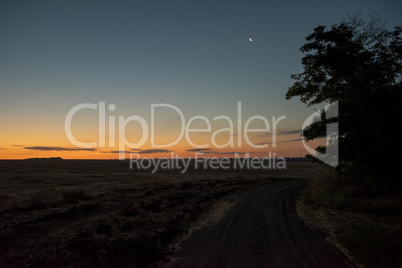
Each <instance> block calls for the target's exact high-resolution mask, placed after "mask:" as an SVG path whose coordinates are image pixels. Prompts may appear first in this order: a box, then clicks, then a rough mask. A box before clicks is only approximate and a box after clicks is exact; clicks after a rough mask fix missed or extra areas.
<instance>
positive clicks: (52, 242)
mask: <svg viewBox="0 0 402 268" xmlns="http://www.w3.org/2000/svg"><path fill="white" fill-rule="evenodd" d="M312 167H314V168H312ZM315 168H317V169H320V167H319V166H311V165H310V164H307V163H294V164H292V163H291V164H289V169H288V170H286V171H277V170H273V171H269V170H268V171H258V170H257V171H250V170H245V171H239V170H228V171H222V170H221V171H219V170H217V171H211V170H198V171H197V170H190V171H189V172H188V173H186V174H184V175H183V174H180V173H179V172H164V173H157V174H150V173H144V172H139V171H135V170H129V169H128V163H124V162H120V161H106V162H103V161H56V162H48V161H0V171H1V173H0V174H1V177H0V189H2V194H0V201H1V203H0V204H1V205H0V266H2V267H21V266H47V267H60V266H91V267H94V266H96V267H98V266H123V267H126V266H130V265H131V266H136V265H137V266H147V265H150V264H151V263H155V262H157V261H162V262H163V261H164V260H166V257H167V256H169V254H171V253H172V252H173V251H174V250H175V242H177V241H178V239H180V238H183V237H185V236H186V235H188V233H189V232H190V231H191V230H192V229H194V228H198V227H200V226H202V225H203V224H208V223H210V222H212V221H213V220H217V219H219V217H221V216H222V215H223V214H224V213H225V211H226V210H227V209H229V208H230V206H231V202H232V201H233V198H234V194H235V193H236V192H237V191H242V190H245V189H247V188H249V187H253V186H255V185H256V184H261V183H269V182H271V181H273V179H271V178H272V177H275V178H280V177H283V178H288V177H299V178H300V177H310V176H311V175H312V174H313V173H314V172H316V169H315Z"/></svg>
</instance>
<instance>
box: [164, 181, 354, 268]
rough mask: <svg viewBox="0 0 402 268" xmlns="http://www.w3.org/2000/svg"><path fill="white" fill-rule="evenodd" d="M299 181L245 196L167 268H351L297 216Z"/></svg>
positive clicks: (198, 234)
mask: <svg viewBox="0 0 402 268" xmlns="http://www.w3.org/2000/svg"><path fill="white" fill-rule="evenodd" d="M304 183H305V182H304V181H301V180H291V181H280V182H276V183H272V184H267V185H264V186H259V187H255V188H253V189H251V190H249V191H246V192H244V193H243V194H242V195H241V196H240V197H239V198H238V200H237V201H236V204H235V206H234V207H233V208H232V209H231V210H230V211H228V212H227V215H226V216H225V217H224V218H223V219H222V220H220V221H219V222H218V223H216V224H213V225H210V226H205V227H204V228H202V229H201V230H197V231H195V232H194V233H193V234H192V235H191V236H190V237H189V238H188V239H187V240H185V241H184V242H183V243H182V244H181V249H180V250H178V251H177V253H176V256H175V261H174V262H173V263H172V264H171V267H354V266H353V265H352V264H350V263H349V261H348V260H347V258H346V257H345V256H344V255H343V254H342V253H340V252H339V251H337V250H336V249H335V248H333V247H332V246H330V245H328V243H326V242H325V241H324V240H323V239H322V238H321V236H320V235H318V234H317V233H316V232H314V231H312V230H311V229H310V228H308V227H307V226H306V225H305V224H304V223H303V221H301V219H300V218H299V217H298V215H297V213H296V196H297V193H298V192H299V191H298V190H299V189H300V187H301V186H302V185H303V184H304Z"/></svg>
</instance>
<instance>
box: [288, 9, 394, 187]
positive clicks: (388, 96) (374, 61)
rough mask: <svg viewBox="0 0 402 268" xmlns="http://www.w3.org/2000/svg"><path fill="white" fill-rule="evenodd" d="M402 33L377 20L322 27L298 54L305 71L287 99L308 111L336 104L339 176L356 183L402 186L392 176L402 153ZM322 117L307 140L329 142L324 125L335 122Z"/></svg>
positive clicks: (308, 131) (353, 20)
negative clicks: (401, 140) (401, 130)
mask: <svg viewBox="0 0 402 268" xmlns="http://www.w3.org/2000/svg"><path fill="white" fill-rule="evenodd" d="M401 32H402V28H401V27H395V28H394V29H393V30H392V31H391V30H387V29H386V28H385V26H384V23H383V20H381V19H379V18H378V17H374V18H372V19H371V20H370V21H364V20H363V19H361V17H360V16H355V17H352V18H349V19H347V20H344V21H342V22H341V23H339V24H335V25H332V26H331V27H330V28H327V27H325V26H318V27H316V28H315V29H314V32H313V33H311V34H310V35H308V36H307V37H306V41H307V42H306V43H305V44H304V45H303V46H302V47H301V49H300V50H301V52H302V53H303V54H304V56H303V58H302V65H303V68H304V71H303V72H302V73H299V74H294V75H292V76H291V77H292V79H294V80H295V82H294V84H293V86H291V87H290V88H289V90H288V92H287V94H286V98H287V99H290V98H292V97H295V96H298V97H300V100H301V101H302V102H304V103H306V104H307V105H308V106H310V105H315V104H320V103H332V102H335V101H338V104H339V116H338V118H336V121H337V122H338V123H339V136H338V141H339V158H340V165H339V166H338V167H337V171H338V172H339V173H340V174H342V173H346V174H347V175H348V176H349V177H350V178H352V179H354V180H358V181H365V182H368V183H372V182H376V183H377V184H379V185H380V184H381V185H382V186H395V184H401V182H399V179H398V178H395V175H394V174H392V173H393V172H395V170H396V167H397V166H398V164H399V163H398V162H399V159H398V157H397V156H398V154H399V152H400V151H399V148H401V146H400V145H399V141H398V140H397V139H398V138H399V136H400V135H398V131H399V127H400V125H401V108H400V106H401V105H400V101H401V89H402V57H401V56H402V39H401ZM321 117H322V118H321V119H322V120H321V121H318V122H317V123H313V124H312V125H310V127H309V128H308V129H306V131H304V133H303V135H304V137H305V138H306V139H307V140H311V139H315V138H319V137H325V135H326V131H325V127H326V124H328V123H329V122H330V120H332V121H333V120H334V119H333V118H331V119H326V118H325V113H323V114H322V116H321ZM317 151H320V152H323V151H325V147H320V148H318V149H317ZM397 160H398V161H397ZM399 172H400V171H399ZM390 176H392V177H393V178H394V179H391V177H390Z"/></svg>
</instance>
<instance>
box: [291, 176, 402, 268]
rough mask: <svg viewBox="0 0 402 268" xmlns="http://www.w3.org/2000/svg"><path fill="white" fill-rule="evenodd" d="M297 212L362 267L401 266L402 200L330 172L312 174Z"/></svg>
mask: <svg viewBox="0 0 402 268" xmlns="http://www.w3.org/2000/svg"><path fill="white" fill-rule="evenodd" d="M298 212H299V215H300V216H301V217H302V218H303V219H304V220H305V221H306V222H307V223H308V224H309V225H311V226H312V227H314V228H316V229H318V230H321V232H322V233H323V234H324V235H325V236H327V239H328V240H329V241H331V242H332V243H333V244H334V245H335V246H336V247H338V249H340V250H341V251H343V252H344V253H345V254H346V255H348V256H349V258H350V259H351V260H354V261H355V262H356V263H358V264H359V265H364V266H365V267H401V266H402V261H401V259H400V255H401V254H402V202H401V200H400V198H399V197H398V196H378V195H377V196H374V195H373V194H372V191H371V189H369V188H365V187H359V186H357V185H356V184H352V183H350V182H349V181H348V180H347V178H338V177H336V176H335V174H334V173H332V172H330V171H322V172H320V173H319V174H317V176H316V177H314V178H313V179H312V180H311V181H310V184H309V186H308V188H307V189H306V191H305V192H304V193H303V195H302V198H301V200H300V202H299V203H298Z"/></svg>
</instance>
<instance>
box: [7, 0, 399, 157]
mask: <svg viewBox="0 0 402 268" xmlns="http://www.w3.org/2000/svg"><path fill="white" fill-rule="evenodd" d="M357 12H362V14H363V16H364V17H366V16H367V15H368V14H371V13H374V12H378V13H379V14H380V16H381V17H383V18H386V19H387V20H388V23H387V26H388V27H389V28H392V27H394V26H397V25H402V16H401V13H402V3H401V2H400V1H380V0H375V1H374V0H371V1H370V0H368V1H362V0H360V1H357V0H347V1H346V0H342V1H323V0H320V1H318V0H314V1H313V0H303V1H300V0H298V1H233V0H232V1H205V0H204V1H174V0H173V1H152V0H147V1H54V0H52V1H1V2H0V36H1V42H0V126H1V132H0V159H23V158H28V157H51V156H61V157H63V158H80V159H83V158H106V159H107V158H117V157H118V156H117V153H116V152H115V151H117V150H118V147H117V146H114V147H113V146H109V143H108V142H106V145H107V146H106V147H105V148H91V149H82V148H77V147H76V146H74V145H73V144H71V143H70V141H69V140H68V139H67V138H66V135H65V131H64V121H65V118H66V115H67V113H68V112H69V110H70V109H71V108H73V107H74V106H76V105H78V104H81V103H93V104H97V105H98V104H99V102H105V103H106V118H107V119H108V116H113V117H114V118H115V120H116V129H115V131H116V137H112V138H111V139H112V140H114V141H115V143H116V144H118V134H119V133H118V126H117V122H118V116H124V117H125V118H127V117H128V116H131V115H139V116H141V117H143V118H144V119H145V120H146V121H147V122H148V123H150V115H151V104H158V103H165V104H171V105H174V106H176V107H178V108H179V109H180V110H181V111H182V113H183V115H184V117H185V120H186V121H188V120H189V119H190V118H191V117H193V116H204V117H206V118H207V119H208V120H210V121H211V123H212V131H214V130H218V129H222V128H227V127H228V124H226V123H222V122H218V121H214V120H213V118H214V117H216V116H220V115H225V116H228V117H229V118H231V119H232V120H233V122H234V123H235V124H234V133H232V134H231V133H229V132H226V133H220V134H218V135H217V136H216V140H217V141H219V142H220V144H224V143H226V142H227V141H228V139H230V138H233V139H234V140H235V141H237V136H238V132H237V127H238V126H237V105H238V102H241V105H242V118H243V121H242V124H244V121H245V120H246V119H247V118H249V117H251V116H254V115H260V116H262V117H265V118H267V119H268V121H269V122H270V123H272V116H276V117H277V118H278V117H279V116H282V115H285V116H286V120H282V121H280V122H279V123H278V129H277V130H278V133H277V140H278V141H281V142H280V143H278V144H277V146H276V148H272V146H268V148H264V149H254V148H250V147H248V146H245V145H244V140H243V142H242V144H243V145H242V146H241V147H237V146H234V147H226V148H214V147H213V146H211V145H210V146H205V148H204V149H205V150H203V151H204V152H208V151H209V152H210V153H209V154H208V155H209V156H223V155H227V154H230V153H231V152H253V153H254V154H255V155H264V154H265V155H266V154H267V152H268V151H270V152H276V153H277V154H278V155H280V156H304V155H305V154H306V153H307V151H306V150H305V149H304V147H303V145H302V143H301V141H300V129H301V126H302V124H303V122H304V120H305V119H306V118H307V117H308V116H309V115H310V114H311V113H312V112H314V109H317V107H306V106H305V105H304V104H303V103H301V102H300V101H299V100H298V99H292V100H288V101H287V100H285V93H286V92H287V90H288V88H289V86H291V85H292V80H291V79H290V75H291V74H294V73H299V72H301V71H302V65H301V63H300V59H301V57H302V54H301V52H300V51H299V48H300V47H301V46H302V45H303V44H304V43H305V39H304V38H305V37H306V36H307V35H308V34H309V33H311V32H312V31H313V28H315V27H317V26H318V25H328V26H329V25H332V24H336V23H338V22H339V21H340V20H342V19H344V18H346V17H347V15H348V14H352V15H353V14H356V13H357ZM250 37H251V38H252V39H253V41H252V42H250V41H249V38H250ZM109 104H114V105H115V107H116V109H115V110H114V111H113V112H111V111H108V110H107V107H108V105H109ZM179 119H180V118H179V117H178V114H177V113H175V112H174V111H173V110H169V109H165V110H164V111H162V110H160V112H159V113H158V114H157V116H156V121H155V122H156V123H155V126H156V129H155V131H156V139H157V141H158V142H169V141H172V140H174V137H176V136H177V135H178V133H179V132H180V131H179V130H180V127H181V124H180V120H179ZM221 121H222V120H221ZM108 122H109V121H106V124H108ZM106 126H107V127H108V125H106ZM262 126H263V125H262V121H261V120H259V121H258V120H255V121H254V122H253V123H252V124H251V125H250V127H253V128H261V127H262ZM196 127H200V128H205V123H203V122H202V121H201V120H198V121H194V124H193V125H192V128H196ZM140 130H141V128H140V127H139V124H137V123H134V122H132V123H130V124H128V125H127V128H126V136H127V137H128V138H127V139H128V140H130V141H131V142H135V141H138V140H139V139H140V136H139V135H140V134H139V133H140ZM72 131H73V133H74V135H75V137H76V138H77V139H78V140H80V141H82V142H92V141H97V139H98V114H97V111H95V110H90V109H85V110H82V111H80V112H78V113H77V114H76V115H75V117H74V118H73V121H72ZM109 134H110V133H109V132H107V133H106V138H107V141H108V140H109V136H110V135H109ZM191 137H192V140H193V141H197V143H198V144H205V143H208V141H210V138H211V133H209V134H208V133H206V134H205V133H204V134H191ZM113 138H114V139H113ZM250 139H251V140H252V142H253V143H254V144H263V143H270V142H271V141H272V140H271V135H270V133H251V134H250ZM235 145H236V144H235ZM312 147H314V146H313V145H312ZM206 148H207V149H206ZM192 149H194V148H193V147H192V146H191V145H190V144H189V143H188V142H186V140H185V138H183V139H182V141H181V142H179V143H178V144H177V145H175V146H173V147H170V148H163V149H156V148H151V146H150V142H149V140H148V141H147V142H146V143H145V144H144V145H143V146H141V147H140V148H136V150H133V152H140V153H141V154H142V155H145V156H150V155H151V153H154V154H153V155H155V156H156V155H158V156H160V155H167V153H168V152H167V151H169V152H174V153H175V154H178V155H179V156H184V157H187V156H191V155H192V154H193V153H194V151H188V150H192ZM164 150H166V151H164ZM163 152H165V153H163Z"/></svg>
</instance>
